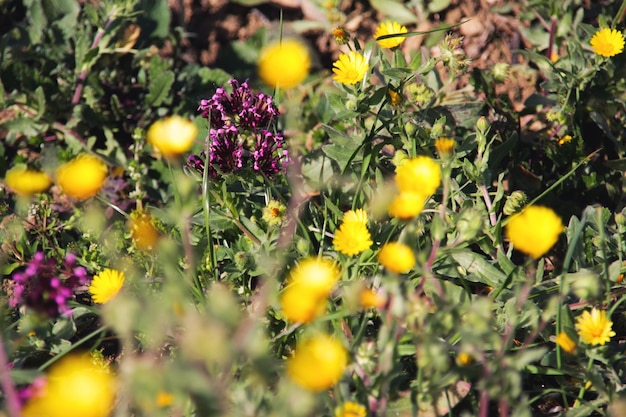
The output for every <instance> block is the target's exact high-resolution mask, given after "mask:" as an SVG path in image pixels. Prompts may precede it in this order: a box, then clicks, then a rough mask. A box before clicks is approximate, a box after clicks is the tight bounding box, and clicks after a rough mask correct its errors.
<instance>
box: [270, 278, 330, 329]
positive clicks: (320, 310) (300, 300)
mask: <svg viewBox="0 0 626 417" xmlns="http://www.w3.org/2000/svg"><path fill="white" fill-rule="evenodd" d="M327 297H328V294H316V293H313V292H311V291H309V288H308V287H307V286H306V285H302V284H298V283H295V284H291V285H289V286H287V288H285V289H284V290H283V292H282V293H281V294H280V310H281V312H282V314H283V316H284V317H285V319H286V320H287V321H290V322H292V323H310V322H312V321H313V320H315V319H316V318H317V317H320V316H322V315H324V313H325V312H326V301H327Z"/></svg>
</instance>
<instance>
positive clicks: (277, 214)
mask: <svg viewBox="0 0 626 417" xmlns="http://www.w3.org/2000/svg"><path fill="white" fill-rule="evenodd" d="M286 211H287V207H285V205H284V204H283V203H281V202H280V201H277V200H270V201H269V202H268V203H267V206H265V207H263V215H262V216H261V218H262V219H263V221H264V222H265V223H267V225H268V226H280V225H281V224H282V223H283V220H284V219H285V212H286Z"/></svg>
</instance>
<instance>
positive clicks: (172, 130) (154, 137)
mask: <svg viewBox="0 0 626 417" xmlns="http://www.w3.org/2000/svg"><path fill="white" fill-rule="evenodd" d="M196 136H198V128H197V127H196V125H194V124H193V122H191V121H189V120H188V119H185V118H182V117H180V116H170V117H168V118H165V119H162V120H157V121H156V122H154V123H152V126H150V128H149V129H148V133H147V134H146V140H147V141H148V143H150V144H151V145H152V146H154V147H155V148H157V149H158V150H159V152H161V154H162V155H163V156H166V157H174V156H177V155H180V154H182V153H185V152H187V151H188V150H189V148H191V146H192V145H193V141H194V140H195V139H196Z"/></svg>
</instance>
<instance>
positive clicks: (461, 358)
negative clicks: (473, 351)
mask: <svg viewBox="0 0 626 417" xmlns="http://www.w3.org/2000/svg"><path fill="white" fill-rule="evenodd" d="M473 361H474V358H473V357H472V355H470V354H469V353H467V352H461V353H459V354H458V356H457V357H456V363H457V364H458V365H459V366H467V365H469V364H471V363H472V362H473Z"/></svg>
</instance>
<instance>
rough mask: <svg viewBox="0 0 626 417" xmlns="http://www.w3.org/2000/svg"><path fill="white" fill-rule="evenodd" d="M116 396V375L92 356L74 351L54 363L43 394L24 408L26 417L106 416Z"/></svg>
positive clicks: (33, 398) (32, 399)
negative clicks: (104, 369) (96, 363)
mask: <svg viewBox="0 0 626 417" xmlns="http://www.w3.org/2000/svg"><path fill="white" fill-rule="evenodd" d="M114 400H115V379H114V377H113V375H112V374H111V373H108V372H105V371H103V370H102V369H101V368H100V367H99V366H96V365H94V363H93V361H92V359H91V358H90V357H89V356H78V355H71V356H66V357H64V358H62V359H61V360H60V361H59V362H57V363H56V364H54V365H53V366H52V368H51V369H50V372H49V373H48V376H47V384H46V387H45V389H44V390H43V393H42V395H41V396H35V397H32V398H31V399H30V400H29V401H28V402H27V403H26V405H25V406H24V408H23V409H22V416H24V417H42V416H46V417H107V416H108V415H109V414H110V412H111V409H112V408H113V403H114Z"/></svg>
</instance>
